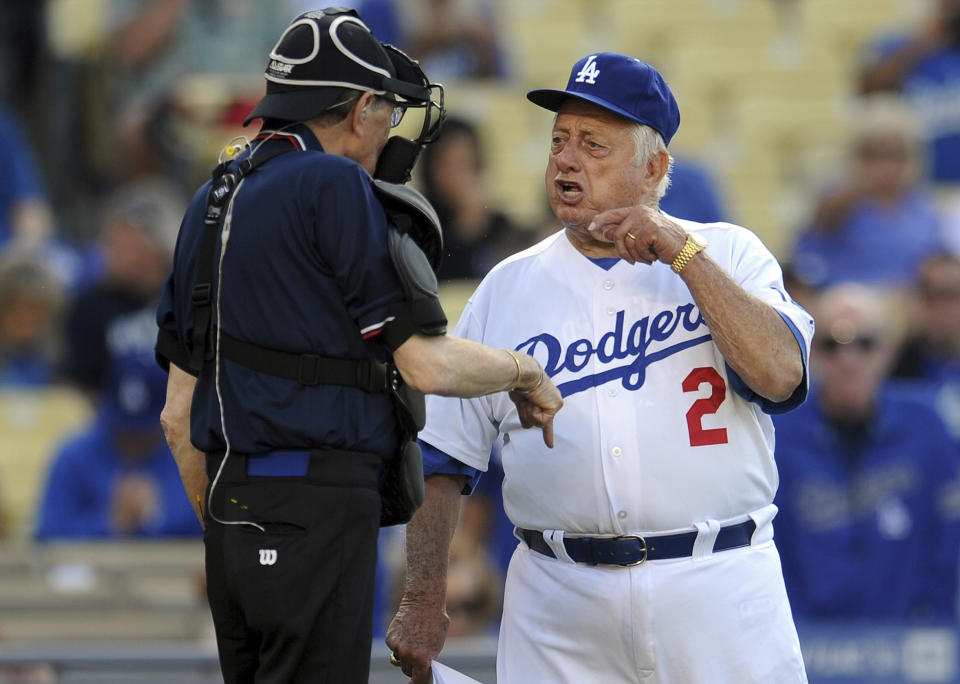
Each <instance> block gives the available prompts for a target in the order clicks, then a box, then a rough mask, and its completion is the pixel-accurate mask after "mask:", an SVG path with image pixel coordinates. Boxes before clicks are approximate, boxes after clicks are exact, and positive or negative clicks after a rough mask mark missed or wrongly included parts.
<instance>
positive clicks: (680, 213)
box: [660, 157, 729, 223]
mask: <svg viewBox="0 0 960 684" xmlns="http://www.w3.org/2000/svg"><path fill="white" fill-rule="evenodd" d="M660 209H662V210H663V211H665V212H666V213H668V214H670V215H671V216H676V217H677V218H683V219H688V220H690V221H699V222H701V223H715V222H717V221H727V220H729V219H728V218H727V215H726V210H725V209H724V206H723V200H722V199H721V197H720V191H719V189H718V188H717V185H716V182H715V181H714V179H713V177H712V176H711V174H710V172H709V171H708V170H707V168H706V167H705V166H703V165H702V164H700V163H699V162H697V161H695V160H693V159H688V158H685V157H675V158H674V160H673V168H672V169H671V170H670V186H669V187H668V188H667V194H666V195H664V196H663V199H661V200H660Z"/></svg>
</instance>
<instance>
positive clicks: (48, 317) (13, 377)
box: [0, 251, 63, 387]
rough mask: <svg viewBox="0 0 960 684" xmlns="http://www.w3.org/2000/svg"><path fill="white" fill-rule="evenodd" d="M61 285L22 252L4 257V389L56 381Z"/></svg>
mask: <svg viewBox="0 0 960 684" xmlns="http://www.w3.org/2000/svg"><path fill="white" fill-rule="evenodd" d="M62 304H63V291H62V287H61V285H60V282H59V281H58V280H57V279H56V278H55V277H54V275H53V274H52V273H51V272H50V270H49V269H48V268H47V267H46V266H44V265H43V264H42V263H41V262H40V261H38V260H37V259H35V258H33V257H31V256H27V255H25V254H22V253H21V252H20V251H8V252H6V253H5V254H3V255H2V256H0V387H42V386H45V385H48V384H50V383H51V382H53V381H54V379H55V377H54V376H55V372H56V368H57V355H58V353H59V342H60V336H59V333H60V327H59V318H60V311H61V308H62Z"/></svg>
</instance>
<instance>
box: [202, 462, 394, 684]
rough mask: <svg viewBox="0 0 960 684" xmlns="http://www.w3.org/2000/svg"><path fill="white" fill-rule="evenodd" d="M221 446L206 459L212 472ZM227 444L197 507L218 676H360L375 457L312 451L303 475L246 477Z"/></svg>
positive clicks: (368, 631)
mask: <svg viewBox="0 0 960 684" xmlns="http://www.w3.org/2000/svg"><path fill="white" fill-rule="evenodd" d="M221 459H222V456H221V455H210V456H208V457H207V471H208V474H209V475H210V481H211V483H212V482H213V479H214V477H215V476H216V472H217V468H218V467H219V465H220V461H221ZM246 461H247V457H246V456H244V455H241V454H231V455H230V456H229V458H228V459H227V464H226V466H225V467H224V470H223V472H222V474H221V476H220V479H219V481H218V482H217V486H216V487H215V488H214V491H213V499H212V502H211V506H212V512H213V513H214V514H215V515H216V517H218V518H219V519H220V520H226V521H251V522H255V523H257V524H259V525H260V526H261V527H263V528H264V530H265V531H261V530H259V529H257V528H256V527H253V526H251V525H240V524H227V525H225V524H222V523H220V522H217V521H216V520H213V519H211V515H210V513H211V511H209V510H208V511H207V513H206V516H205V517H206V532H205V533H204V544H205V547H206V572H207V597H208V599H209V601H210V611H211V614H212V615H213V623H214V627H215V628H216V634H217V649H218V651H219V655H220V666H221V669H222V672H223V677H224V681H225V682H227V683H228V684H241V683H247V682H250V683H256V684H291V683H299V682H310V683H313V682H316V683H317V684H321V683H328V684H354V683H356V684H364V683H365V682H367V680H368V678H369V674H370V650H371V641H372V639H373V598H374V577H375V574H376V563H377V534H378V532H379V525H380V495H379V494H378V492H377V469H378V467H379V466H380V464H381V458H380V457H379V456H376V455H374V454H365V453H360V452H335V451H323V452H315V453H314V454H312V456H311V463H310V469H309V472H308V474H307V475H306V476H305V477H251V476H248V475H247V469H246Z"/></svg>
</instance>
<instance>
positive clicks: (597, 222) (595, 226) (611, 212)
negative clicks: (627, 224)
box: [587, 207, 630, 233]
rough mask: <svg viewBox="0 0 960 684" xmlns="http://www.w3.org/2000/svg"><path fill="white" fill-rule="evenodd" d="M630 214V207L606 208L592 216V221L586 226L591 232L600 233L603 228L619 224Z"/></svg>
mask: <svg viewBox="0 0 960 684" xmlns="http://www.w3.org/2000/svg"><path fill="white" fill-rule="evenodd" d="M629 214H630V207H619V208H617V209H607V210H606V211H601V212H600V213H599V214H597V215H596V216H594V217H593V222H592V223H591V224H590V225H589V226H588V227H587V230H589V231H591V232H595V233H596V232H599V233H602V232H603V231H604V229H605V228H608V227H611V226H615V225H616V224H619V223H620V222H621V221H623V219H625V218H626V217H627V216H628V215H629Z"/></svg>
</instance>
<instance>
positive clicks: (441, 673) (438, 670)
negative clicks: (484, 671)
mask: <svg viewBox="0 0 960 684" xmlns="http://www.w3.org/2000/svg"><path fill="white" fill-rule="evenodd" d="M430 669H431V670H432V671H433V684H482V682H478V681H477V680H476V679H474V678H473V677H468V676H467V675H465V674H463V673H462V672H457V671H456V670H454V669H453V668H452V667H447V666H446V665H444V664H443V663H438V662H437V661H436V660H434V661H433V662H432V663H431V664H430Z"/></svg>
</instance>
